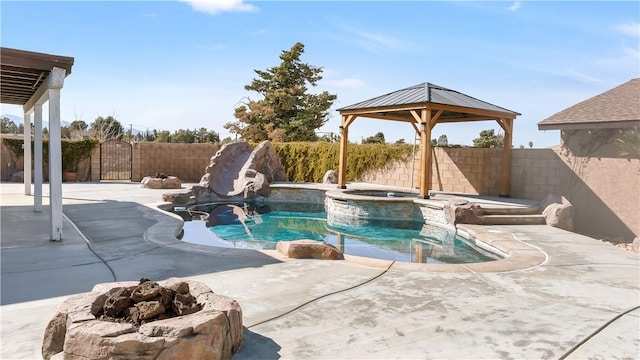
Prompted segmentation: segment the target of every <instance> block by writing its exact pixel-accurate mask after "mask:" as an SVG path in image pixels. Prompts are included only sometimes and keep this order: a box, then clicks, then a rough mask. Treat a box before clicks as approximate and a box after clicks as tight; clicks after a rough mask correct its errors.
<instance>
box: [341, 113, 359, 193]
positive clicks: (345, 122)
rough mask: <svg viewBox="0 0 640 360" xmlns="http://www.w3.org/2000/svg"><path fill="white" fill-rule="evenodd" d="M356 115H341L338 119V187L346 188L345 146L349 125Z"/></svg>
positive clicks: (347, 142) (347, 141) (346, 144)
mask: <svg viewBox="0 0 640 360" xmlns="http://www.w3.org/2000/svg"><path fill="white" fill-rule="evenodd" d="M356 117H357V116H356V115H342V120H341V121H340V158H339V164H338V189H346V188H347V146H348V145H349V125H351V123H352V122H353V121H354V120H355V119H356Z"/></svg>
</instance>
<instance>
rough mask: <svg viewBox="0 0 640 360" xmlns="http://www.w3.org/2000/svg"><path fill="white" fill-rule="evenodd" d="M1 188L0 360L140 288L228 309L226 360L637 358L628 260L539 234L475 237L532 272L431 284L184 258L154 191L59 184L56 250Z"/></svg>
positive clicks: (271, 258)
mask: <svg viewBox="0 0 640 360" xmlns="http://www.w3.org/2000/svg"><path fill="white" fill-rule="evenodd" d="M0 189H1V190H0V194H1V199H0V201H1V205H2V207H1V240H2V243H1V245H2V248H1V249H2V251H1V259H0V260H1V273H2V278H1V280H2V282H1V294H0V303H1V306H0V316H1V325H2V326H1V345H2V346H1V352H0V358H2V359H36V358H40V347H41V343H42V337H43V333H44V329H45V326H46V324H47V323H48V321H49V319H50V317H51V316H52V315H53V314H54V312H55V310H56V307H57V305H58V304H59V303H60V302H62V301H63V300H64V298H65V297H67V296H69V295H71V294H76V293H81V292H86V291H90V290H91V288H92V287H93V285H94V284H96V283H101V282H112V281H121V280H138V279H139V278H141V277H147V278H150V279H153V280H161V279H165V278H168V277H188V278H191V279H194V280H199V281H202V282H204V283H206V284H207V285H208V286H209V287H210V288H211V289H213V291H214V292H216V293H218V294H223V295H226V296H229V297H232V298H234V299H236V300H238V301H239V302H240V305H241V306H242V310H243V315H244V318H243V319H244V320H243V323H244V326H245V343H244V345H243V346H242V348H241V350H240V352H239V353H238V354H237V355H236V356H235V357H234V359H277V358H287V359H338V358H340V359H390V358H398V359H414V358H421V359H423V358H444V359H524V358H526V359H560V358H568V359H587V358H589V359H638V358H640V257H639V256H638V255H636V254H633V253H631V252H627V251H624V250H622V249H620V248H617V247H614V246H612V245H609V244H606V243H603V242H600V241H598V240H595V239H592V238H589V237H585V236H582V235H578V234H575V233H571V232H567V231H563V230H559V229H556V228H552V227H548V226H545V225H500V226H490V227H489V228H488V231H491V232H500V233H504V232H509V233H512V234H514V236H515V237H516V239H518V240H520V241H522V242H523V243H526V244H528V245H530V246H531V247H533V248H537V249H539V250H540V251H542V252H543V253H544V254H545V255H546V261H544V262H543V263H542V264H541V265H538V266H533V267H529V268H525V269H521V270H514V271H500V272H475V271H472V270H471V269H469V270H468V271H464V272H456V273H447V272H430V271H420V270H419V269H418V268H415V267H408V266H403V264H398V263H393V262H378V263H370V264H363V263H360V262H351V261H321V260H290V259H285V258H282V257H280V256H278V255H277V254H275V253H274V252H268V251H267V252H258V251H253V250H237V249H217V248H211V247H204V246H199V245H193V244H186V243H182V242H180V241H178V240H177V239H175V237H174V235H175V233H176V231H177V230H178V229H179V228H180V227H181V220H179V219H177V218H176V217H172V216H170V215H168V214H167V213H163V212H161V211H158V210H157V209H155V208H154V206H153V205H152V204H153V203H156V202H159V201H160V199H161V194H162V192H164V191H166V190H150V189H142V188H141V187H140V185H139V184H137V183H128V182H124V183H117V182H114V183H105V182H102V183H74V184H71V183H66V184H63V204H64V214H65V218H64V240H63V241H62V242H60V243H56V242H50V241H49V240H48V214H47V212H46V211H45V212H40V213H35V212H33V197H31V196H25V195H24V185H23V184H15V183H2V185H1V188H0ZM44 192H45V195H46V192H47V187H46V186H45V187H44ZM46 200H47V199H46V198H45V201H44V203H45V208H46V205H47V201H46Z"/></svg>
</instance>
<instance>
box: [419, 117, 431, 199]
mask: <svg viewBox="0 0 640 360" xmlns="http://www.w3.org/2000/svg"><path fill="white" fill-rule="evenodd" d="M420 118H421V123H420V197H422V198H423V199H428V198H429V185H430V183H431V126H430V123H431V109H430V108H427V109H422V112H421V113H420Z"/></svg>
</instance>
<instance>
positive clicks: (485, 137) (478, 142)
mask: <svg viewBox="0 0 640 360" xmlns="http://www.w3.org/2000/svg"><path fill="white" fill-rule="evenodd" d="M473 146H474V147H479V148H502V147H504V135H502V134H497V135H496V134H495V131H494V130H493V129H489V130H482V131H480V137H478V138H475V139H473Z"/></svg>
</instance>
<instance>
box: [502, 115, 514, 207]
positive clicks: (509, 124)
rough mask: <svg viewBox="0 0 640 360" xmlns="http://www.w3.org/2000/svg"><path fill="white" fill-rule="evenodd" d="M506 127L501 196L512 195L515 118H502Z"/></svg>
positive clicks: (503, 125)
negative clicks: (512, 147)
mask: <svg viewBox="0 0 640 360" xmlns="http://www.w3.org/2000/svg"><path fill="white" fill-rule="evenodd" d="M498 123H499V124H500V125H501V126H502V128H503V129H504V148H503V149H502V176H501V177H500V194H499V195H500V196H501V197H509V196H510V189H509V186H510V182H511V146H512V142H513V140H512V139H513V119H500V121H499V122H498Z"/></svg>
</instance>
